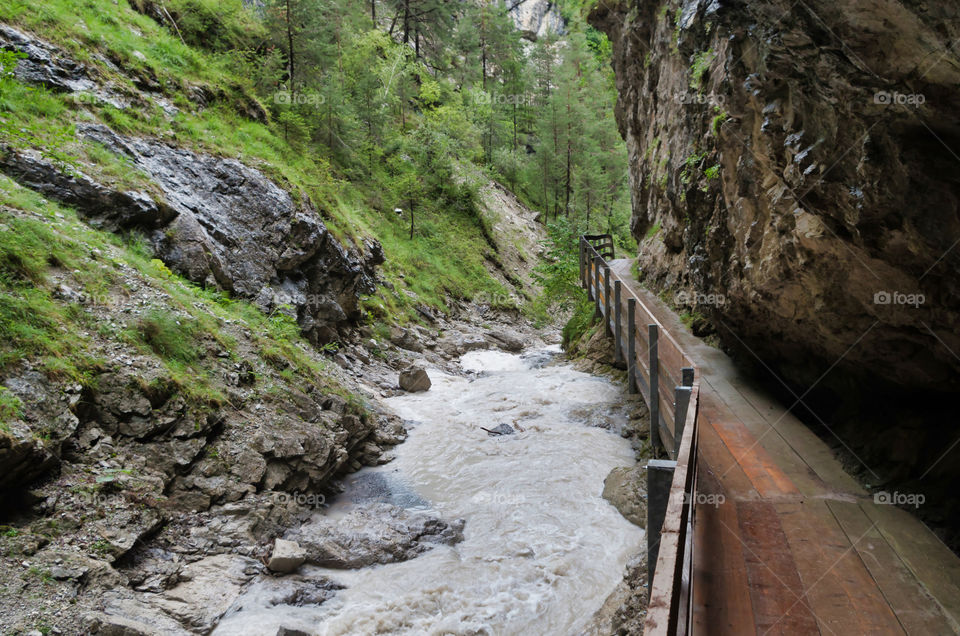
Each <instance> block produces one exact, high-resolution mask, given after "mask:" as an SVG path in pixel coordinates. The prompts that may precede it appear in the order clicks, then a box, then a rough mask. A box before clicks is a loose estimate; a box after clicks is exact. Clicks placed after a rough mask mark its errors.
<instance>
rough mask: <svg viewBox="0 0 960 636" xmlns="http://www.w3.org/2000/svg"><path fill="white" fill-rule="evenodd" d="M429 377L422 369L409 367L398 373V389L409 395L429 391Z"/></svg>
mask: <svg viewBox="0 0 960 636" xmlns="http://www.w3.org/2000/svg"><path fill="white" fill-rule="evenodd" d="M430 386H431V382H430V376H428V375H427V372H426V371H424V370H423V368H422V367H409V368H408V369H405V370H404V371H401V372H400V388H401V389H403V390H404V391H409V392H411V393H418V392H420V391H427V390H429V389H430Z"/></svg>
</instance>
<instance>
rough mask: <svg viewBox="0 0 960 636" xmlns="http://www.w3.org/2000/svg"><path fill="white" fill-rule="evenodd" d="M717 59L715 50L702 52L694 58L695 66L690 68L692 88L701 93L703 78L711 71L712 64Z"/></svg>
mask: <svg viewBox="0 0 960 636" xmlns="http://www.w3.org/2000/svg"><path fill="white" fill-rule="evenodd" d="M716 57H717V54H716V53H714V51H713V49H707V50H706V51H701V52H699V53H697V54H696V55H695V56H694V57H693V64H692V65H691V66H690V88H692V89H694V90H697V91H700V90H702V89H703V76H704V75H705V74H706V72H707V71H708V70H709V69H710V64H712V63H713V60H714V59H715V58H716Z"/></svg>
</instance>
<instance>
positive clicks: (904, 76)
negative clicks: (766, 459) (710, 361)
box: [591, 0, 960, 391]
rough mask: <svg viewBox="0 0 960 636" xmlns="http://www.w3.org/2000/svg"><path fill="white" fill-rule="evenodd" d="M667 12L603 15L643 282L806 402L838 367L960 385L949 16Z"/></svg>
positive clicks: (618, 9)
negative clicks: (805, 392)
mask: <svg viewBox="0 0 960 636" xmlns="http://www.w3.org/2000/svg"><path fill="white" fill-rule="evenodd" d="M664 6H666V5H664V3H662V2H655V1H652V0H649V1H644V2H640V3H639V4H637V5H636V7H635V8H634V10H633V11H629V10H628V9H629V8H630V6H629V5H628V3H626V2H605V3H601V4H600V5H599V6H598V8H597V9H596V10H595V11H594V13H593V15H592V16H591V20H592V22H593V23H594V24H595V25H597V26H598V27H600V28H602V29H604V30H606V32H607V33H608V34H609V35H610V37H611V41H612V43H613V50H614V66H615V70H616V74H617V87H618V90H619V102H618V107H617V117H618V122H619V125H620V130H621V133H622V134H623V135H624V137H625V139H626V141H627V145H628V150H629V154H630V161H631V165H630V175H631V186H632V189H633V233H634V236H636V237H637V239H638V240H640V241H641V247H640V261H639V265H640V270H641V272H642V274H643V276H644V277H645V279H646V280H647V281H648V283H649V284H650V285H651V286H653V287H655V288H656V289H658V290H661V289H664V290H670V291H671V300H673V301H674V302H675V304H677V305H679V306H681V307H683V308H685V309H689V310H690V311H692V312H698V313H700V314H702V315H704V316H705V317H706V318H708V319H710V321H711V322H712V325H713V328H714V330H715V332H716V334H717V336H718V337H719V338H720V340H721V341H723V342H724V343H725V344H727V345H728V346H730V347H731V348H733V349H736V350H739V351H741V352H743V353H744V354H745V356H744V357H745V358H746V359H751V358H752V354H751V353H749V352H748V351H747V349H749V351H751V352H753V354H756V356H758V357H759V358H760V359H762V360H763V361H764V363H765V364H767V365H769V366H771V367H772V368H774V369H776V370H777V371H778V372H779V373H780V374H781V375H782V376H783V377H785V378H786V379H787V380H789V381H793V382H796V383H797V384H798V385H801V386H802V388H803V389H806V388H807V387H808V386H809V385H810V384H812V383H814V382H815V381H816V380H817V379H818V378H819V377H820V376H821V374H822V373H823V369H824V368H826V367H827V366H829V365H831V364H833V363H835V362H837V361H838V360H839V361H840V362H839V364H838V365H837V369H836V371H838V372H843V373H834V374H832V375H833V379H838V380H839V382H838V384H843V383H844V381H845V379H843V378H841V377H840V376H841V375H843V374H847V376H848V377H849V376H859V377H873V378H879V379H883V380H885V381H888V382H891V383H894V384H896V385H897V386H901V387H908V388H935V389H936V390H953V391H956V390H957V389H958V388H960V373H958V371H960V360H958V359H957V358H956V357H955V356H954V355H952V353H951V350H952V351H957V350H960V336H958V334H960V329H958V326H960V311H958V309H960V287H958V286H957V284H956V280H957V277H956V273H957V271H958V269H960V251H957V250H953V249H951V247H952V245H951V244H952V243H953V242H954V240H955V239H956V237H957V236H960V190H958V187H957V184H956V180H955V179H954V178H953V176H952V175H953V174H954V173H955V172H956V169H957V167H960V160H958V159H957V150H956V149H957V148H960V137H958V136H957V134H956V130H957V129H958V127H960V126H958V124H960V119H958V113H957V111H956V109H955V108H954V103H955V101H956V97H957V94H958V90H960V63H958V58H957V53H956V51H954V50H952V49H951V44H952V43H953V42H955V41H956V39H957V38H958V37H960V14H958V13H957V9H956V7H955V6H947V5H945V4H942V3H927V2H920V3H915V2H899V1H893V2H886V3H882V4H864V3H859V2H853V1H848V0H845V1H842V2H826V1H818V2H812V3H810V4H809V5H807V6H806V7H805V8H804V10H802V11H794V10H791V8H790V3H789V2H786V1H783V2H781V1H779V0H767V1H765V2H763V3H761V4H760V5H758V6H756V7H752V8H751V9H750V10H749V11H747V10H745V9H743V8H742V7H740V6H739V5H736V4H730V3H725V2H707V1H701V0H687V1H685V2H682V3H681V4H680V6H679V7H678V8H677V10H676V12H674V11H673V8H672V6H670V7H668V9H669V10H667V11H661V7H664ZM645 59H646V60H647V63H644V60H645ZM901 98H902V99H901ZM908 98H909V99H908ZM680 292H683V293H682V294H681V293H680ZM895 292H899V293H900V294H903V295H910V294H920V295H923V296H924V297H925V301H926V302H923V303H916V304H910V303H906V302H898V301H896V300H894V298H893V294H894V293H895ZM888 297H889V300H888ZM924 325H927V326H928V327H929V328H926V327H924ZM861 338H862V340H861ZM938 340H941V341H942V342H943V344H942V343H941V342H939V341H938ZM855 342H856V343H858V344H857V346H856V347H851V345H853V344H854V343H855ZM944 344H946V345H947V346H944ZM786 361H790V362H786ZM826 380H827V382H828V383H829V382H830V380H831V378H827V379H826Z"/></svg>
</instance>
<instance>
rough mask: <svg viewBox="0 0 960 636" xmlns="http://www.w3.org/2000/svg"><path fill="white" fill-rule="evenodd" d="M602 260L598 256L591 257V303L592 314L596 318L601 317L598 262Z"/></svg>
mask: <svg viewBox="0 0 960 636" xmlns="http://www.w3.org/2000/svg"><path fill="white" fill-rule="evenodd" d="M602 262H603V259H601V258H600V257H599V256H594V257H593V269H594V272H593V304H594V315H595V316H596V317H597V318H600V317H601V313H600V263H602Z"/></svg>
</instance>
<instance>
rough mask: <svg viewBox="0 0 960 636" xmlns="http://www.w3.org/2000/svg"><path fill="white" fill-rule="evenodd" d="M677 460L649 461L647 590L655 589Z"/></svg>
mask: <svg viewBox="0 0 960 636" xmlns="http://www.w3.org/2000/svg"><path fill="white" fill-rule="evenodd" d="M676 467H677V462H674V461H669V460H666V459H651V460H650V461H648V462H647V590H652V589H653V573H654V570H656V567H657V555H658V553H659V552H660V532H661V531H662V530H663V520H664V519H665V518H666V516H667V503H668V502H669V501H670V486H671V484H673V471H674V469H675V468H676Z"/></svg>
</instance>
